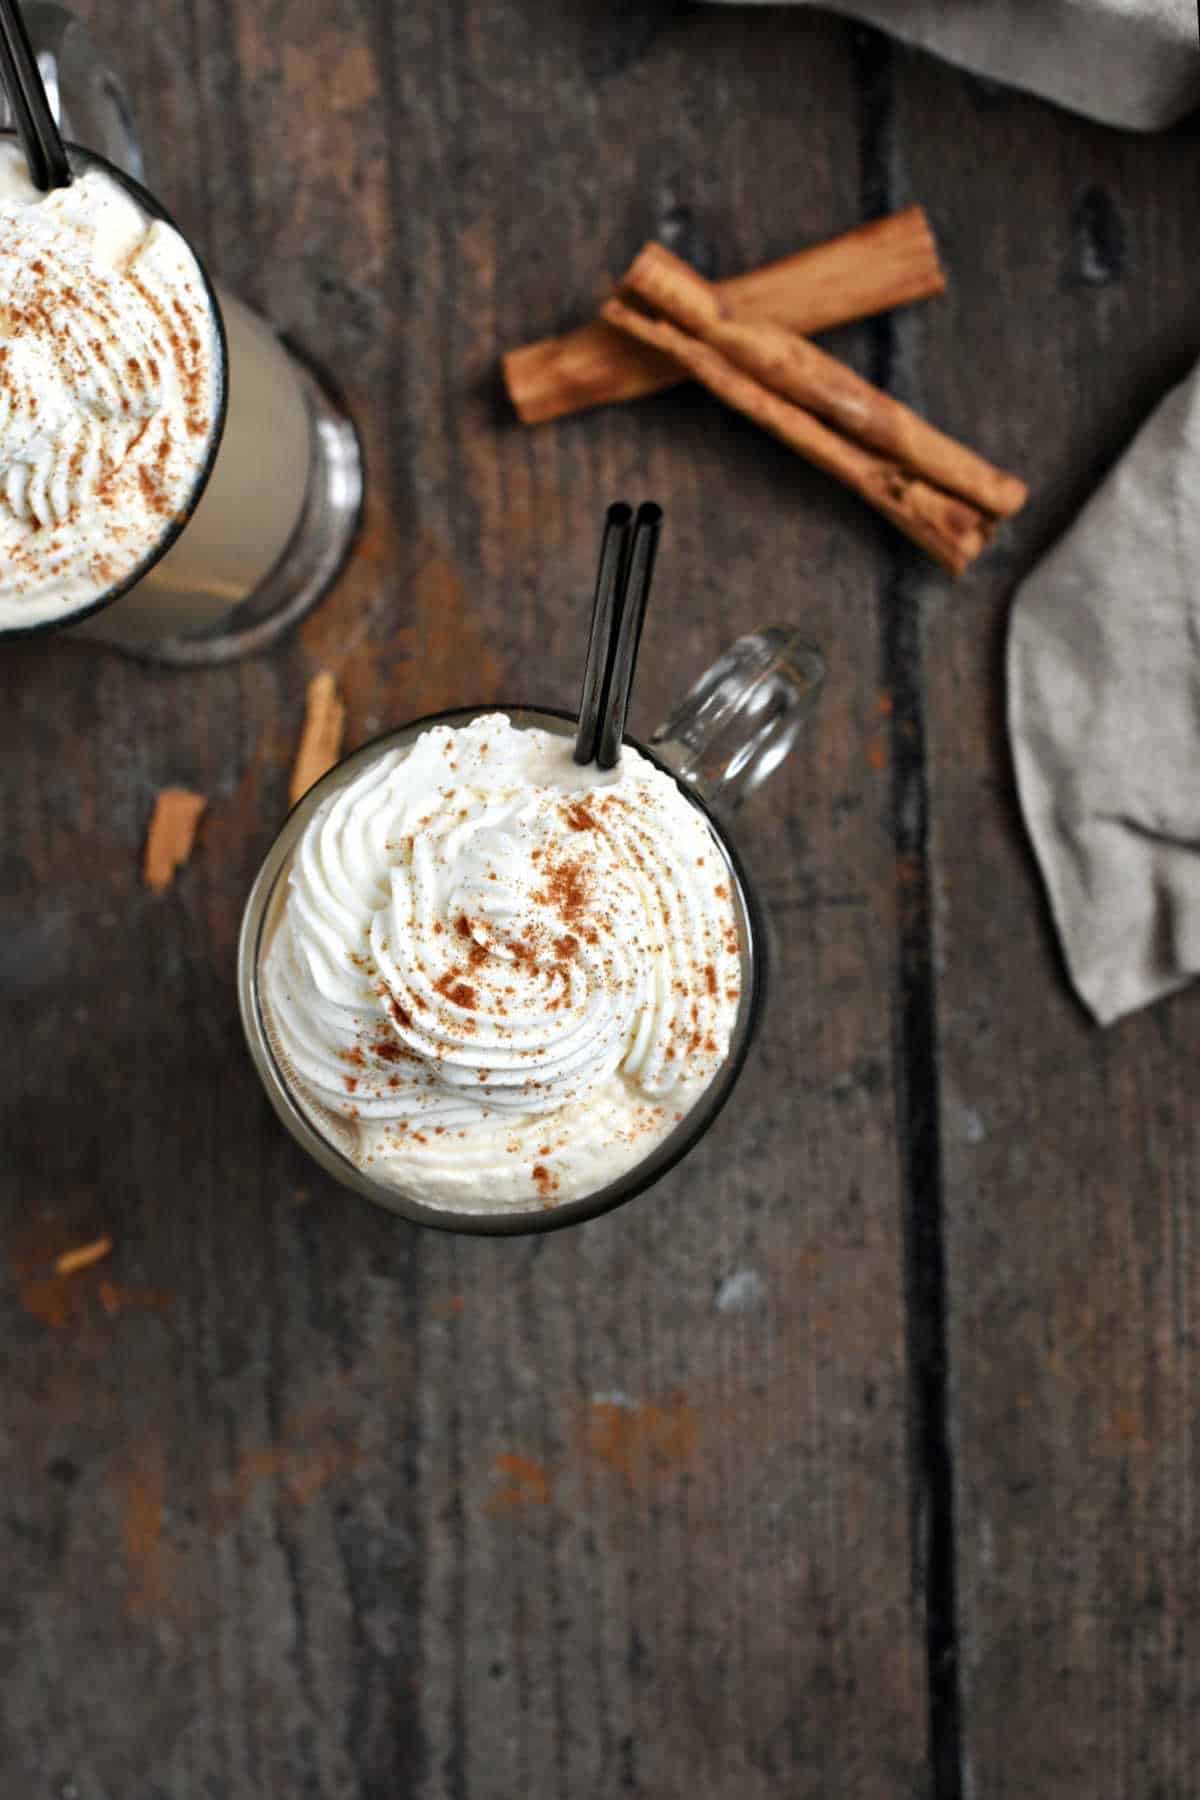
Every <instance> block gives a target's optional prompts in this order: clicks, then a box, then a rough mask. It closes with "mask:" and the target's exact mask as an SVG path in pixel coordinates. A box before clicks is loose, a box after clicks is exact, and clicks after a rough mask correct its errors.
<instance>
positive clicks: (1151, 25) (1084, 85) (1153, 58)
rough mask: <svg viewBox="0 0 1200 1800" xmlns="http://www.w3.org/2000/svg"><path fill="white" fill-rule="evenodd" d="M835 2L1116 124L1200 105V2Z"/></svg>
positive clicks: (1146, 121) (1150, 127)
mask: <svg viewBox="0 0 1200 1800" xmlns="http://www.w3.org/2000/svg"><path fill="white" fill-rule="evenodd" d="M814 3H816V0H799V4H801V5H813V4H814ZM831 10H833V11H835V12H840V13H845V14H847V15H848V16H849V17H850V18H853V19H861V20H863V21H864V22H865V23H867V24H870V25H879V26H882V28H883V29H884V30H885V31H889V32H891V34H892V36H893V37H898V38H904V39H905V40H906V41H907V42H908V43H910V44H919V45H920V46H921V47H922V48H923V49H925V50H933V51H935V52H936V53H937V55H939V56H944V57H946V58H947V59H948V60H949V61H950V62H955V63H960V64H961V65H962V66H963V68H966V69H971V70H973V71H974V72H975V74H977V75H986V76H988V77H989V78H990V79H991V80H993V81H1005V82H1008V83H1010V84H1011V85H1012V86H1014V87H1022V88H1028V89H1029V91H1030V93H1033V94H1040V95H1041V96H1042V98H1043V99H1045V100H1056V101H1057V102H1058V104H1059V105H1060V106H1069V107H1070V108H1071V110H1072V111H1073V112H1081V113H1086V114H1087V115H1088V116H1089V117H1091V118H1094V119H1103V120H1104V121H1105V122H1106V123H1107V124H1109V125H1123V126H1125V127H1126V128H1128V129H1130V130H1133V131H1154V130H1157V129H1158V128H1159V127H1161V126H1164V125H1169V124H1171V122H1172V120H1174V119H1178V118H1181V117H1182V115H1183V114H1184V113H1186V112H1189V111H1190V110H1191V109H1192V107H1194V106H1197V105H1200V47H1198V45H1197V31H1196V0H833V6H832V9H831Z"/></svg>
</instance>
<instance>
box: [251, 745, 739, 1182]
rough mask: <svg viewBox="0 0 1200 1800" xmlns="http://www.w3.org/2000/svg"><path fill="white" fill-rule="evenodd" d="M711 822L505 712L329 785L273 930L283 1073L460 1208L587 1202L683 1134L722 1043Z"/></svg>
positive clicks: (272, 998) (731, 1020)
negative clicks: (581, 757) (585, 761)
mask: <svg viewBox="0 0 1200 1800" xmlns="http://www.w3.org/2000/svg"><path fill="white" fill-rule="evenodd" d="M730 884H731V877H730V872H729V869H728V866H727V863H726V861H725V858H724V857H723V855H722V853H721V850H720V848H719V846H718V844H717V841H716V839H715V837H714V835H713V832H712V830H711V828H710V827H709V825H708V823H707V821H706V819H705V817H704V816H703V814H701V813H700V811H699V810H698V809H697V808H696V807H695V806H693V805H692V804H691V803H690V802H689V801H688V800H687V799H685V798H684V796H683V795H682V794H681V792H680V790H679V788H678V786H677V785H676V783H675V782H674V781H673V780H672V779H671V778H670V777H669V776H667V775H665V774H664V773H663V772H662V771H661V770H659V769H656V768H655V767H654V766H653V764H651V763H650V762H649V761H648V760H647V759H646V758H645V757H643V756H641V755H639V754H638V752H637V751H636V750H634V749H632V748H630V747H628V746H627V747H626V748H625V749H624V750H623V752H622V756H621V761H620V764H619V766H618V767H617V768H615V769H611V770H601V769H599V768H597V767H595V766H594V765H591V766H588V767H584V768H581V767H579V766H578V765H577V764H576V763H575V762H574V760H573V757H572V743H571V740H570V739H569V738H567V737H562V736H558V735H556V734H554V733H551V732H549V731H545V730H541V729H537V728H534V729H518V728H516V727H515V726H514V725H513V724H512V723H511V722H510V720H509V719H508V718H506V717H505V716H504V715H502V714H490V715H484V716H482V717H478V718H476V719H473V720H472V721H471V723H470V724H468V725H465V726H461V727H457V728H455V727H451V726H449V725H436V726H434V727H432V728H431V729H429V730H427V731H425V732H424V733H422V735H421V736H420V737H418V738H417V739H416V741H415V742H414V743H412V744H411V746H407V747H403V748H398V749H396V748H393V749H387V748H384V749H382V750H381V751H380V752H379V754H378V755H377V756H375V757H374V758H372V759H371V760H369V761H368V762H367V764H366V766H365V768H364V769H363V770H362V772H361V773H359V774H357V775H355V776H353V777H352V778H351V779H350V780H348V781H347V782H346V783H345V784H343V785H342V786H340V787H335V789H334V791H333V792H331V794H330V795H329V797H328V798H327V799H325V800H324V801H323V802H322V803H321V804H320V805H319V806H318V808H317V810H316V811H315V813H314V814H313V816H312V818H311V819H310V820H309V821H308V824H307V826H306V827H305V829H304V831H303V834H302V836H301V837H300V838H299V841H298V842H297V844H296V846H295V848H294V850H293V852H292V854H291V858H290V863H289V865H288V867H287V871H286V878H285V879H284V878H281V879H280V880H279V881H278V882H277V884H276V888H275V893H274V897H273V901H272V905H271V911H270V912H269V913H268V916H267V919H266V924H265V928H264V934H263V945H264V948H263V955H262V962H261V970H260V975H259V985H260V994H261V1004H262V1012H263V1018H264V1023H265V1026H266V1031H267V1035H268V1039H269V1041H270V1044H271V1047H272V1051H273V1054H274V1057H275V1060H276V1062H277V1064H278V1066H279V1068H280V1070H281V1073H282V1075H283V1078H284V1080H285V1081H286V1083H287V1086H288V1087H289V1089H290V1091H291V1093H292V1095H293V1098H294V1099H295V1100H296V1102H297V1104H298V1105H299V1106H300V1107H301V1108H302V1110H303V1111H304V1113H305V1114H306V1116H307V1117H308V1118H309V1120H310V1122H311V1123H312V1124H313V1125H314V1127H315V1128H316V1129H317V1131H318V1132H319V1133H320V1134H321V1136H322V1137H324V1138H325V1139H326V1140H327V1141H329V1142H330V1143H332V1144H334V1145H335V1146H336V1147H337V1148H338V1149H339V1150H340V1151H341V1152H342V1154H343V1155H345V1156H346V1157H348V1158H349V1159H350V1160H351V1161H352V1162H353V1163H354V1164H355V1165H356V1166H357V1167H358V1168H359V1169H360V1170H362V1171H363V1172H364V1173H366V1174H368V1175H369V1177H370V1179H371V1180H372V1181H373V1182H375V1183H378V1184H381V1185H382V1186H384V1187H386V1188H390V1189H392V1190H394V1191H396V1192H397V1193H399V1194H401V1195H403V1196H405V1197H407V1198H408V1199H409V1200H411V1201H413V1202H415V1203H419V1204H424V1205H428V1206H430V1207H436V1208H442V1209H447V1210H451V1211H464V1212H466V1211H474V1212H480V1211H487V1210H488V1209H497V1210H503V1209H504V1208H506V1207H507V1208H528V1207H530V1206H538V1205H543V1206H547V1207H553V1206H555V1205H557V1204H559V1203H562V1202H567V1201H571V1200H576V1199H580V1198H583V1197H586V1196H590V1195H592V1194H595V1193H597V1192H599V1191H600V1190H602V1189H603V1188H604V1187H606V1186H607V1185H608V1184H609V1183H611V1182H613V1181H616V1180H618V1179H619V1178H620V1177H622V1176H623V1175H625V1174H626V1173H627V1172H629V1171H630V1170H632V1169H634V1168H635V1167H637V1165H639V1164H640V1163H642V1162H643V1161H644V1160H645V1159H646V1158H647V1157H648V1156H649V1155H650V1154H651V1153H652V1152H653V1151H654V1150H655V1149H656V1148H657V1147H658V1146H659V1145H660V1144H662V1143H663V1141H664V1140H665V1139H666V1138H667V1137H668V1136H669V1135H670V1134H671V1133H672V1132H674V1131H675V1130H676V1127H677V1126H678V1125H679V1123H680V1121H681V1120H682V1119H683V1118H685V1117H686V1115H687V1114H688V1113H689V1112H690V1111H691V1109H692V1108H693V1107H694V1106H695V1105H696V1103H697V1102H698V1101H699V1100H700V1098H701V1096H702V1095H703V1094H704V1093H705V1091H706V1090H707V1089H708V1088H709V1087H710V1086H711V1084H712V1082H713V1079H714V1076H715V1075H716V1074H717V1072H718V1071H719V1070H720V1069H721V1067H722V1065H723V1064H724V1062H725V1060H726V1057H727V1056H728V1054H729V1047H730V1039H731V1034H732V1032H733V1030H734V1025H735V1020H736V1019H737V1016H738V1004H739V997H740V990H741V968H742V945H741V943H740V940H739V925H738V916H739V915H738V913H737V911H736V910H735V902H734V896H733V894H732V893H731V891H730Z"/></svg>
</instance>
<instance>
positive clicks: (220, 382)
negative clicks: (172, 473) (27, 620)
mask: <svg viewBox="0 0 1200 1800" xmlns="http://www.w3.org/2000/svg"><path fill="white" fill-rule="evenodd" d="M6 139H7V140H11V141H12V142H14V143H15V142H17V141H18V140H17V134H16V132H15V131H9V130H0V141H4V140H6ZM66 150H67V155H68V158H69V160H70V162H71V166H72V169H77V168H78V166H79V165H82V166H83V167H85V168H86V166H87V165H89V164H94V165H95V166H96V167H97V168H100V169H102V170H103V171H104V173H105V174H106V175H109V176H111V178H112V179H113V180H114V181H115V182H116V183H117V185H118V187H121V188H123V189H124V190H125V191H126V192H127V193H128V194H129V195H130V196H131V197H132V198H133V199H134V200H136V201H137V203H138V205H139V206H140V207H141V208H142V210H143V211H144V212H146V213H148V214H149V216H150V217H151V218H152V219H157V220H160V221H161V222H162V223H163V224H164V225H169V226H170V227H171V229H172V231H176V232H179V236H180V237H181V238H182V239H183V241H184V243H185V244H186V245H187V247H188V249H189V250H190V251H191V253H192V256H193V258H194V259H195V263H196V267H197V268H198V269H199V271H200V280H201V282H202V284H203V287H204V293H205V296H206V298H207V300H208V304H209V308H210V310H211V313H212V319H213V327H214V332H215V336H216V343H217V359H216V360H217V367H216V382H215V385H216V417H215V419H214V422H213V428H212V431H211V433H210V434H209V441H208V446H207V448H206V449H205V452H204V460H203V461H202V463H201V464H200V466H199V468H198V469H197V471H196V479H195V481H194V482H193V483H192V489H191V492H190V494H189V495H188V499H187V504H186V505H185V506H183V507H181V508H180V510H179V511H178V512H177V513H176V514H175V515H174V517H173V518H172V520H171V523H170V524H169V525H168V526H167V528H166V530H165V531H164V532H163V534H162V536H161V538H159V539H158V541H157V542H156V543H155V545H154V548H153V549H152V550H150V551H148V552H147V554H146V555H145V556H144V557H143V558H142V560H141V562H140V563H138V565H137V567H136V568H135V569H133V570H132V571H131V573H130V574H129V575H127V576H126V577H125V579H124V580H123V581H119V582H117V583H116V585H115V586H114V587H111V588H106V589H105V590H104V592H103V594H101V595H100V597H99V599H97V600H89V601H88V603H87V605H86V606H77V607H75V608H73V609H72V611H71V612H69V613H65V614H64V615H63V617H62V618H61V619H38V620H36V621H35V622H34V623H33V624H32V625H8V626H0V641H3V642H8V641H10V640H14V639H17V638H33V637H45V636H48V635H50V634H51V633H53V632H56V631H63V630H66V629H67V627H69V626H71V625H78V624H79V623H80V621H81V620H83V619H90V618H93V617H94V616H95V614H96V613H98V612H103V611H104V609H105V607H107V606H111V605H112V603H113V601H114V600H119V599H120V598H121V596H122V594H127V593H128V592H129V590H130V588H132V587H136V585H137V583H138V582H139V581H141V580H142V578H143V576H145V575H148V574H149V572H150V570H151V569H152V568H153V567H154V565H155V564H156V563H157V562H161V560H162V558H163V557H164V556H165V555H166V553H167V551H168V550H169V549H170V548H171V545H172V544H173V543H175V542H176V540H177V539H178V538H179V537H180V535H181V534H182V532H183V531H184V530H185V529H186V527H187V524H188V521H189V520H190V519H191V517H192V514H193V513H194V512H195V510H196V508H197V506H198V505H199V504H200V500H201V497H202V496H203V493H204V490H205V488H206V487H207V486H208V481H209V477H210V475H211V474H212V472H213V468H214V466H215V464H216V460H217V452H218V450H219V449H220V448H221V439H222V437H223V436H224V434H225V419H226V415H227V413H228V411H229V344H228V341H227V339H226V335H225V320H224V317H223V315H222V312H221V303H220V301H219V300H218V299H217V293H216V289H215V288H214V287H213V284H212V281H211V280H210V278H209V273H208V270H207V269H206V268H205V266H204V262H203V259H202V258H201V256H200V255H199V253H198V252H197V250H196V247H195V245H194V244H193V243H192V241H191V239H190V238H189V237H188V235H187V233H186V232H185V231H180V229H179V226H178V225H177V224H176V223H175V220H174V219H173V218H172V217H171V215H170V213H169V212H168V211H167V209H166V207H165V206H163V205H162V203H161V201H158V200H156V199H155V198H154V195H153V194H152V193H150V191H149V189H148V188H144V187H143V186H142V184H141V182H140V181H135V180H134V178H133V176H132V175H127V174H126V173H125V171H124V170H123V169H119V168H117V166H116V164H115V163H112V162H110V161H109V160H108V158H107V157H106V156H101V155H100V153H99V151H97V150H85V149H84V148H83V146H82V145H81V144H71V143H68V144H67V145H66Z"/></svg>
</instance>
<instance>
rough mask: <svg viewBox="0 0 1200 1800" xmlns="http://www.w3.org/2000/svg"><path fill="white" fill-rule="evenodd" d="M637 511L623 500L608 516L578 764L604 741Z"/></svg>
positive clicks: (582, 704)
mask: <svg viewBox="0 0 1200 1800" xmlns="http://www.w3.org/2000/svg"><path fill="white" fill-rule="evenodd" d="M632 519H633V508H632V506H627V505H626V504H625V502H624V501H623V500H619V501H618V502H617V503H616V505H615V506H610V507H609V509H608V511H607V513H606V514H605V516H604V536H603V538H602V539H601V541H600V563H599V566H598V568H597V570H596V592H595V596H594V598H593V600H592V629H591V635H590V636H589V638H588V650H587V664H586V666H585V668H584V671H583V688H582V690H581V692H580V696H579V729H578V731H577V732H576V734H575V761H576V762H577V763H589V762H591V761H592V759H593V758H594V756H595V754H596V746H597V743H598V742H599V738H600V717H601V708H602V705H603V702H604V691H605V686H606V681H607V676H608V671H609V666H610V664H611V662H612V650H613V643H614V640H615V638H616V635H617V628H618V626H619V625H620V622H621V608H622V605H623V603H624V599H625V583H626V579H627V577H628V574H629V538H630V531H629V527H630V522H631V520H632Z"/></svg>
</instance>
